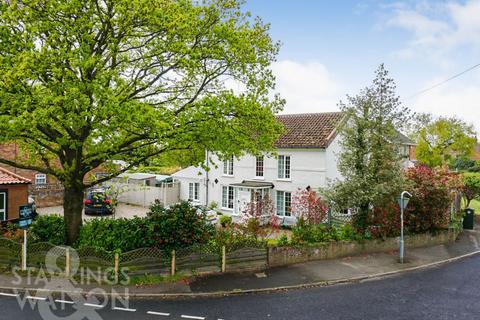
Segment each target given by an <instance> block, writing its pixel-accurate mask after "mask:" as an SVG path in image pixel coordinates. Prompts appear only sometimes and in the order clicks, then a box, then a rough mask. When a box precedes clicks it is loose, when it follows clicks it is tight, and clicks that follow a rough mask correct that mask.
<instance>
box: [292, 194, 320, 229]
mask: <svg viewBox="0 0 480 320" xmlns="http://www.w3.org/2000/svg"><path fill="white" fill-rule="evenodd" d="M292 214H293V215H294V216H295V217H297V218H299V219H303V220H305V222H306V223H308V224H321V223H322V222H323V221H324V220H325V217H326V216H327V214H328V206H327V204H326V203H325V201H323V200H322V199H321V197H320V195H318V194H317V193H316V192H315V191H311V190H306V189H298V190H297V192H295V194H294V195H293V197H292Z"/></svg>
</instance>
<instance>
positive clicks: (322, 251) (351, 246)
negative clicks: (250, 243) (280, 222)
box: [268, 230, 458, 267]
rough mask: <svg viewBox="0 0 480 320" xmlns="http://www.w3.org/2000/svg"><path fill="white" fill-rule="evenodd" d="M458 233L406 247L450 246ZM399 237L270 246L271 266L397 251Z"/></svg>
mask: <svg viewBox="0 0 480 320" xmlns="http://www.w3.org/2000/svg"><path fill="white" fill-rule="evenodd" d="M457 236H458V234H457V233H455V232H454V231H453V230H448V231H442V232H439V233H438V234H436V235H430V234H416V235H411V236H408V237H406V238H405V246H406V247H409V248H419V247H428V246H435V245H440V244H446V243H450V242H453V241H455V239H456V238H457ZM398 247H399V241H398V238H388V239H386V240H366V241H364V242H362V243H359V242H353V241H352V242H350V241H343V242H342V241H340V242H330V243H326V244H321V245H316V246H311V247H270V248H268V265H269V267H277V266H283V265H289V264H294V263H301V262H307V261H313V260H323V259H337V258H343V257H348V256H355V255H361V254H366V253H378V252H388V251H392V250H397V249H398Z"/></svg>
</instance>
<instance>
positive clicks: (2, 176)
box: [0, 167, 31, 185]
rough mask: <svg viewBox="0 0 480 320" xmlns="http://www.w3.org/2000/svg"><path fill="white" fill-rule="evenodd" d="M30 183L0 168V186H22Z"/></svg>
mask: <svg viewBox="0 0 480 320" xmlns="http://www.w3.org/2000/svg"><path fill="white" fill-rule="evenodd" d="M30 182H31V181H30V180H28V179H27V178H23V177H21V176H19V175H18V174H15V173H13V172H10V171H8V170H6V169H4V168H1V167H0V185H2V184H24V183H30Z"/></svg>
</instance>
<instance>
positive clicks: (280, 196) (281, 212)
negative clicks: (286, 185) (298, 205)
mask: <svg viewBox="0 0 480 320" xmlns="http://www.w3.org/2000/svg"><path fill="white" fill-rule="evenodd" d="M286 195H288V197H287V196H286ZM287 199H289V201H287ZM276 208H277V215H278V216H281V217H291V216H292V193H291V192H290V191H281V190H277V192H276ZM286 208H289V210H288V211H286Z"/></svg>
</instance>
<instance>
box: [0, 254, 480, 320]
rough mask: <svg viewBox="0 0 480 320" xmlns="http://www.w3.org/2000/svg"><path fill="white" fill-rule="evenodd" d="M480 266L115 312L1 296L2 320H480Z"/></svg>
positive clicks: (476, 261) (467, 262) (142, 303)
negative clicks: (52, 310) (23, 305)
mask: <svg viewBox="0 0 480 320" xmlns="http://www.w3.org/2000/svg"><path fill="white" fill-rule="evenodd" d="M479 267H480V256H475V257H471V258H468V259H464V260H461V261H458V262H455V263H452V264H448V265H444V266H441V267H437V268H432V269H427V270H422V271H418V272H413V273H407V274H402V275H399V276H395V277H390V278H385V279H381V280H372V281H366V282H362V283H354V284H348V285H337V286H331V287H324V288H310V289H304V290H292V291H286V292H276V293H268V294H266V293H265V294H251V295H242V296H230V297H222V298H195V299H180V300H155V299H148V300H131V301H130V303H129V305H128V306H126V307H127V308H125V306H124V307H123V309H114V310H112V309H113V308H112V305H111V304H109V305H108V306H105V307H103V308H97V307H95V306H94V304H96V303H97V304H98V303H101V302H98V301H88V302H87V305H85V304H84V303H82V304H81V303H78V304H73V305H71V304H63V306H65V307H66V308H65V309H64V310H56V311H54V312H53V313H52V312H51V311H50V310H51V309H50V308H52V306H55V307H56V308H59V307H60V306H61V305H62V304H61V303H59V302H58V301H57V302H52V301H49V300H47V301H34V302H36V304H37V305H36V306H35V307H34V309H33V310H32V308H31V307H30V304H29V303H28V302H27V304H26V306H25V308H24V309H23V311H22V310H21V308H20V307H19V305H18V303H17V298H15V297H9V296H0V310H1V315H0V319H15V320H22V319H29V320H30V319H35V320H36V319H44V320H46V319H48V320H50V319H76V320H82V319H83V318H85V319H89V320H93V319H95V320H96V319H99V320H101V319H118V320H123V319H125V320H127V319H128V320H132V319H160V320H162V319H164V320H171V319H172V320H173V319H197V320H201V319H205V320H208V319H212V320H218V319H224V320H233V319H245V320H250V319H289V320H291V319H294V320H301V319H322V320H323V319H369V320H370V319H435V320H440V319H479V318H480V289H479V288H480V272H479V271H480V268H479ZM31 302H32V301H31ZM88 303H90V304H88ZM116 306H117V307H119V306H120V305H119V304H118V303H117V304H116ZM75 308H79V310H78V311H76V310H75ZM75 312H77V313H75ZM54 314H55V315H56V316H54ZM69 315H71V316H70V317H69Z"/></svg>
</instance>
